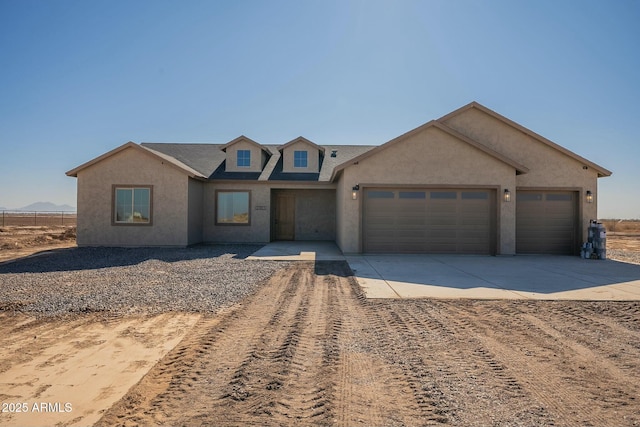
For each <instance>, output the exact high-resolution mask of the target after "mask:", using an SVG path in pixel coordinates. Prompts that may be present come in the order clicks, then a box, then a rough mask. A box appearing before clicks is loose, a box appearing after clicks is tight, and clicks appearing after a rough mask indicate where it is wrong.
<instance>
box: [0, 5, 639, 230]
mask: <svg viewBox="0 0 640 427" xmlns="http://www.w3.org/2000/svg"><path fill="white" fill-rule="evenodd" d="M638 22H640V1H638V0H612V1H589V0H580V1H578V0H575V1H569V0H553V1H551V0H536V1H524V0H506V1H497V0H486V1H480V0H473V1H465V0H456V1H448V0H442V1H436V0H433V1H432V0H425V1H409V0H394V1H391V0H390V1H368V0H367V1H349V0H336V1H332V0H317V1H316V0H296V1H267V0H254V1H237V0H234V1H213V0H209V1H194V0H184V1H164V0H153V1H140V0H129V1H120V0H108V1H102V0H82V1H71V0H46V1H36V0H0V181H2V183H3V185H0V206H3V207H7V208H15V207H20V206H24V205H27V204H29V203H32V202H35V201H51V202H54V203H58V204H63V203H67V204H70V205H72V206H75V195H76V193H75V191H76V190H75V185H76V182H75V179H74V178H69V177H67V176H65V174H64V173H65V172H66V171H67V170H69V169H72V168H74V167H75V166H78V165H79V164H81V163H84V162H85V161H88V160H90V159H92V158H94V157H96V156H98V155H100V154H102V153H104V152H106V151H108V150H111V149H112V148H115V147H116V146H119V145H121V144H123V143H125V142H127V141H130V140H131V141H135V142H215V143H225V142H228V141H230V140H232V139H233V138H235V137H237V136H239V135H241V134H244V135H247V136H248V137H250V138H252V139H254V140H256V141H258V142H260V143H265V144H279V143H284V142H287V141H289V140H291V139H293V138H295V137H297V136H299V135H302V136H305V137H306V138H308V139H310V140H312V141H314V142H316V143H318V144H374V145H377V144H382V143H384V142H386V141H388V140H389V139H391V138H394V137H396V136H398V135H400V134H402V133H404V132H406V131H408V130H410V129H413V128H415V127H416V126H419V125H421V124H423V123H425V122H427V121H429V120H431V119H435V118H438V117H440V116H442V115H444V114H446V113H448V112H450V111H452V110H454V109H456V108H458V107H460V106H462V105H465V104H467V103H469V102H471V101H474V100H475V101H478V102H480V103H481V104H483V105H485V106H487V107H489V108H491V109H493V110H494V111H497V112H498V113H500V114H502V115H504V116H507V117H508V118H510V119H512V120H514V121H516V122H518V123H520V124H522V125H523V126H525V127H528V128H530V129H531V130H533V131H535V132H537V133H539V134H541V135H543V136H545V137H547V138H549V139H551V140H552V141H554V142H556V143H558V144H560V145H562V146H564V147H566V148H568V149H570V150H572V151H574V152H576V153H578V154H580V155H582V156H584V157H586V158H588V159H590V160H592V161H594V162H596V163H598V164H600V165H602V166H604V167H605V168H607V169H610V170H612V171H613V172H614V175H613V176H611V177H609V178H603V179H600V180H599V191H600V197H599V216H600V217H601V218H604V217H618V218H640V189H639V184H640V167H639V164H640V140H639V136H640V134H639V131H638V129H639V125H640V107H639V105H638V100H640V78H639V77H638V76H639V75H640V73H639V72H638V70H640V49H639V48H638V45H639V44H640V25H638Z"/></svg>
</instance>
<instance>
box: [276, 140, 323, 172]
mask: <svg viewBox="0 0 640 427" xmlns="http://www.w3.org/2000/svg"><path fill="white" fill-rule="evenodd" d="M294 151H306V152H307V167H306V168H296V167H294V166H293V158H294V155H293V153H294ZM319 159H320V152H319V151H318V149H317V148H316V147H314V146H312V145H311V144H308V143H306V142H304V141H298V142H295V143H293V144H291V145H290V146H288V147H287V148H285V149H284V151H283V152H282V162H283V163H282V170H283V171H284V172H303V173H318V172H319V171H320V169H319Z"/></svg>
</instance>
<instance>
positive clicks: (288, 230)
mask: <svg viewBox="0 0 640 427" xmlns="http://www.w3.org/2000/svg"><path fill="white" fill-rule="evenodd" d="M335 239H336V192H335V190H325V189H318V190H315V189H273V190H271V240H330V241H334V240H335Z"/></svg>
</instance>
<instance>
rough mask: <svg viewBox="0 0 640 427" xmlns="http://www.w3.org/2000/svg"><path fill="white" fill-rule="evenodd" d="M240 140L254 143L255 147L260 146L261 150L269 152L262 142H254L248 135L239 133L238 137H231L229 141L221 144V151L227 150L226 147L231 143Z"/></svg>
mask: <svg viewBox="0 0 640 427" xmlns="http://www.w3.org/2000/svg"><path fill="white" fill-rule="evenodd" d="M241 141H245V142H249V143H251V144H253V145H255V146H256V147H258V148H260V149H261V150H263V151H265V152H266V153H269V150H268V149H267V147H265V146H264V145H262V144H259V143H257V142H255V141H254V140H253V139H251V138H249V137H246V136H244V135H240V136H239V137H237V138H234V139H232V140H231V141H229V142H227V143H226V144H224V145H223V146H221V147H220V149H221V150H222V151H227V148H229V147H231V146H232V145H234V144H237V143H238V142H241Z"/></svg>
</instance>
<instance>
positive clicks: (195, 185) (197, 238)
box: [188, 178, 204, 245]
mask: <svg viewBox="0 0 640 427" xmlns="http://www.w3.org/2000/svg"><path fill="white" fill-rule="evenodd" d="M203 186H204V184H203V183H202V182H201V181H196V180H195V179H191V178H190V179H189V222H188V230H189V231H188V235H189V244H190V245H194V244H196V243H200V242H202V201H203Z"/></svg>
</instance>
